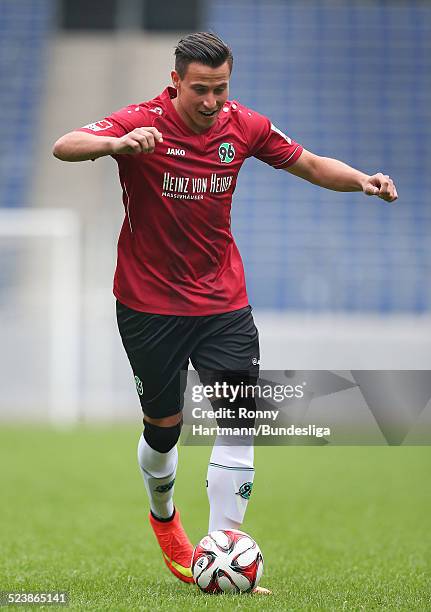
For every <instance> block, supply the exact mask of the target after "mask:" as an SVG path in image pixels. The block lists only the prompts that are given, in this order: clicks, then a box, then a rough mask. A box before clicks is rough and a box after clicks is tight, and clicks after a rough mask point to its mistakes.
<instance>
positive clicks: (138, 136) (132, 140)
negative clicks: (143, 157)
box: [112, 127, 163, 155]
mask: <svg viewBox="0 0 431 612" xmlns="http://www.w3.org/2000/svg"><path fill="white" fill-rule="evenodd" d="M158 142H163V137H162V135H161V133H160V132H159V130H158V129H157V128H155V127H141V128H136V129H134V130H133V132H129V133H128V134H125V135H124V136H122V137H121V138H115V139H114V141H113V144H112V153H113V154H114V155H137V154H138V153H153V152H154V149H155V147H156V144H157V143H158Z"/></svg>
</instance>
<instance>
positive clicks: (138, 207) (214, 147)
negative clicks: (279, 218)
mask: <svg viewBox="0 0 431 612" xmlns="http://www.w3.org/2000/svg"><path fill="white" fill-rule="evenodd" d="M175 96H176V90H175V89H173V88H171V87H167V88H166V89H165V90H164V91H163V92H162V93H161V94H160V95H159V96H158V97H157V98H154V99H153V100H151V101H149V102H142V103H140V104H133V105H130V106H127V107H126V108H123V109H121V110H119V111H118V112H115V113H113V114H112V115H111V116H110V117H106V118H105V119H103V120H101V121H98V122H96V123H91V124H89V125H87V126H85V127H83V128H80V129H81V130H82V131H85V132H88V133H91V134H96V135H99V136H116V137H121V136H124V134H127V133H129V132H131V131H132V130H134V129H135V128H137V127H148V126H154V127H156V128H157V129H158V130H159V132H161V134H162V136H163V142H162V143H156V148H155V151H154V153H150V154H146V153H141V154H136V155H114V156H113V157H114V159H115V160H116V161H117V163H118V169H119V175H120V182H121V186H122V189H123V204H124V208H125V217H124V223H123V226H122V229H121V233H120V237H119V241H118V259H117V269H116V272H115V278H114V295H115V296H116V297H117V299H118V300H119V301H120V302H122V303H123V304H125V305H126V306H129V307H130V308H133V309H135V310H139V311H142V312H148V313H156V314H169V315H193V316H196V315H211V314H218V313H223V312H229V311H232V310H237V309H239V308H243V307H244V306H247V304H248V299H247V292H246V287H245V279H244V269H243V265H242V261H241V256H240V254H239V251H238V248H237V246H236V244H235V241H234V239H233V236H232V233H231V218H230V212H231V203H232V195H233V192H234V191H235V186H236V180H237V176H238V172H239V170H240V168H241V166H242V164H243V163H244V161H245V160H246V159H247V157H251V156H254V157H257V158H258V159H260V160H262V161H264V162H266V163H267V164H270V165H271V166H273V167H274V168H284V167H286V166H289V165H291V164H293V163H294V162H295V161H296V160H297V159H298V157H299V156H300V155H301V153H302V147H301V146H300V145H299V144H297V143H296V142H294V141H292V140H291V139H290V138H289V137H288V136H286V135H285V134H283V133H282V132H280V130H278V129H277V128H275V127H274V126H273V125H272V123H271V122H270V121H269V119H267V118H266V117H264V116H262V115H259V114H258V113H255V112H254V111H251V110H249V109H248V108H246V107H244V106H242V105H241V104H239V103H238V102H231V101H227V102H226V103H225V105H224V107H223V109H222V110H221V112H220V114H219V116H218V118H217V121H216V123H215V124H214V125H213V126H211V127H210V128H209V129H208V130H207V131H206V132H205V133H203V134H196V133H195V132H193V131H192V130H191V129H190V128H189V127H188V126H187V125H186V124H185V123H184V121H183V120H182V119H181V117H180V116H179V114H178V113H177V111H176V109H175V108H174V105H173V104H172V98H174V97H175Z"/></svg>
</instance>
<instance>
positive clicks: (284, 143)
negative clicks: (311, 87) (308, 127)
mask: <svg viewBox="0 0 431 612" xmlns="http://www.w3.org/2000/svg"><path fill="white" fill-rule="evenodd" d="M242 116H243V117H244V116H245V121H244V123H245V131H246V134H247V138H248V142H249V147H250V152H249V155H250V156H253V157H256V158H257V159H260V160H261V161H263V162H265V163H266V164H269V165H270V166H272V167H273V168H287V167H288V166H291V165H292V164H294V163H295V162H296V160H297V159H298V158H299V156H300V155H301V153H302V151H303V147H302V146H301V145H300V144H298V143H297V142H295V141H294V140H292V138H290V137H289V136H287V135H286V134H284V133H283V132H282V131H281V130H279V129H278V128H277V127H275V125H274V124H273V123H271V121H270V120H269V119H268V118H267V117H264V116H263V115H260V114H259V113H255V112H254V111H249V110H248V109H247V110H246V112H244V111H243V112H242Z"/></svg>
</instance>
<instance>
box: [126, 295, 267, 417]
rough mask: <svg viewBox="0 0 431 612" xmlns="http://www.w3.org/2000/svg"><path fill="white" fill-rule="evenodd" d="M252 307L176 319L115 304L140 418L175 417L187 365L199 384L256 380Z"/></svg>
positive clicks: (256, 336) (256, 341)
mask: <svg viewBox="0 0 431 612" xmlns="http://www.w3.org/2000/svg"><path fill="white" fill-rule="evenodd" d="M251 310H252V309H251V306H246V307H245V308H241V309H240V310H234V311H232V312H226V313H223V314H216V315H207V316H202V317H199V316H196V317H190V316H187V317H186V316H176V315H160V314H150V313H145V312H138V311H137V310H132V309H131V308H128V307H127V306H124V304H121V303H120V302H118V301H117V322H118V329H119V331H120V335H121V339H122V341H123V345H124V348H125V349H126V353H127V356H128V358H129V361H130V365H131V366H132V370H133V374H134V376H135V383H136V389H137V391H138V395H139V399H140V402H141V406H142V411H143V412H144V414H146V415H148V416H150V417H152V418H162V417H166V416H170V415H173V414H176V413H178V412H180V411H181V410H182V409H183V404H184V391H185V377H184V375H183V376H181V373H182V372H184V371H187V369H188V365H189V362H191V363H192V365H193V367H194V368H195V370H197V371H198V373H199V377H200V378H201V381H202V383H203V384H207V383H208V382H209V383H211V382H212V381H213V380H214V379H216V380H220V376H221V373H224V374H223V376H222V378H223V379H227V380H231V379H232V376H238V375H243V376H244V378H247V377H249V378H248V380H253V379H257V377H258V375H259V359H260V353H259V334H258V331H257V328H256V326H255V324H254V321H253V316H252V314H251Z"/></svg>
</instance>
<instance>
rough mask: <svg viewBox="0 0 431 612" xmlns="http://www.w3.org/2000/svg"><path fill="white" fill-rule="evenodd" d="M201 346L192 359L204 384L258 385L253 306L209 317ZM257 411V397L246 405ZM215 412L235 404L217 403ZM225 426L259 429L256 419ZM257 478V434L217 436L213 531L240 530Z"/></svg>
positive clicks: (212, 468) (211, 486) (211, 485)
mask: <svg viewBox="0 0 431 612" xmlns="http://www.w3.org/2000/svg"><path fill="white" fill-rule="evenodd" d="M200 334H201V335H200V342H199V344H198V346H197V348H196V349H195V350H194V352H193V353H192V356H191V359H192V363H193V365H194V366H195V368H196V369H197V370H198V371H199V374H200V376H201V377H203V378H204V380H205V383H206V382H207V381H208V377H210V379H212V380H211V383H210V384H213V382H214V381H215V380H219V381H221V380H224V381H226V382H228V383H229V384H234V385H240V384H241V382H243V383H245V384H254V383H255V382H256V380H257V377H258V373H259V335H258V331H257V329H256V326H255V324H254V321H253V317H252V314H251V308H250V307H247V308H243V309H241V310H238V311H234V312H231V313H225V314H222V315H216V316H214V317H206V321H205V326H204V328H203V329H202V330H201V332H200ZM241 405H242V406H245V407H247V408H248V410H254V408H255V403H254V398H253V397H251V398H247V399H246V400H245V403H244V401H243V402H242V403H241ZM213 407H214V408H215V409H217V408H219V407H224V408H226V407H229V408H234V409H235V407H236V406H235V403H228V402H227V401H224V400H216V401H215V402H213ZM218 425H219V426H221V427H229V428H232V427H242V428H247V429H250V428H252V427H253V426H254V419H253V418H241V419H240V418H236V419H218ZM253 480H254V449H253V436H252V435H241V436H221V435H220V436H217V438H216V440H215V443H214V447H213V449H212V453H211V457H210V461H209V466H208V475H207V492H208V499H209V504H210V517H209V531H213V530H216V529H229V528H231V529H240V528H241V525H242V523H243V520H244V515H245V512H246V509H247V505H248V501H249V499H250V495H251V490H252V487H253Z"/></svg>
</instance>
